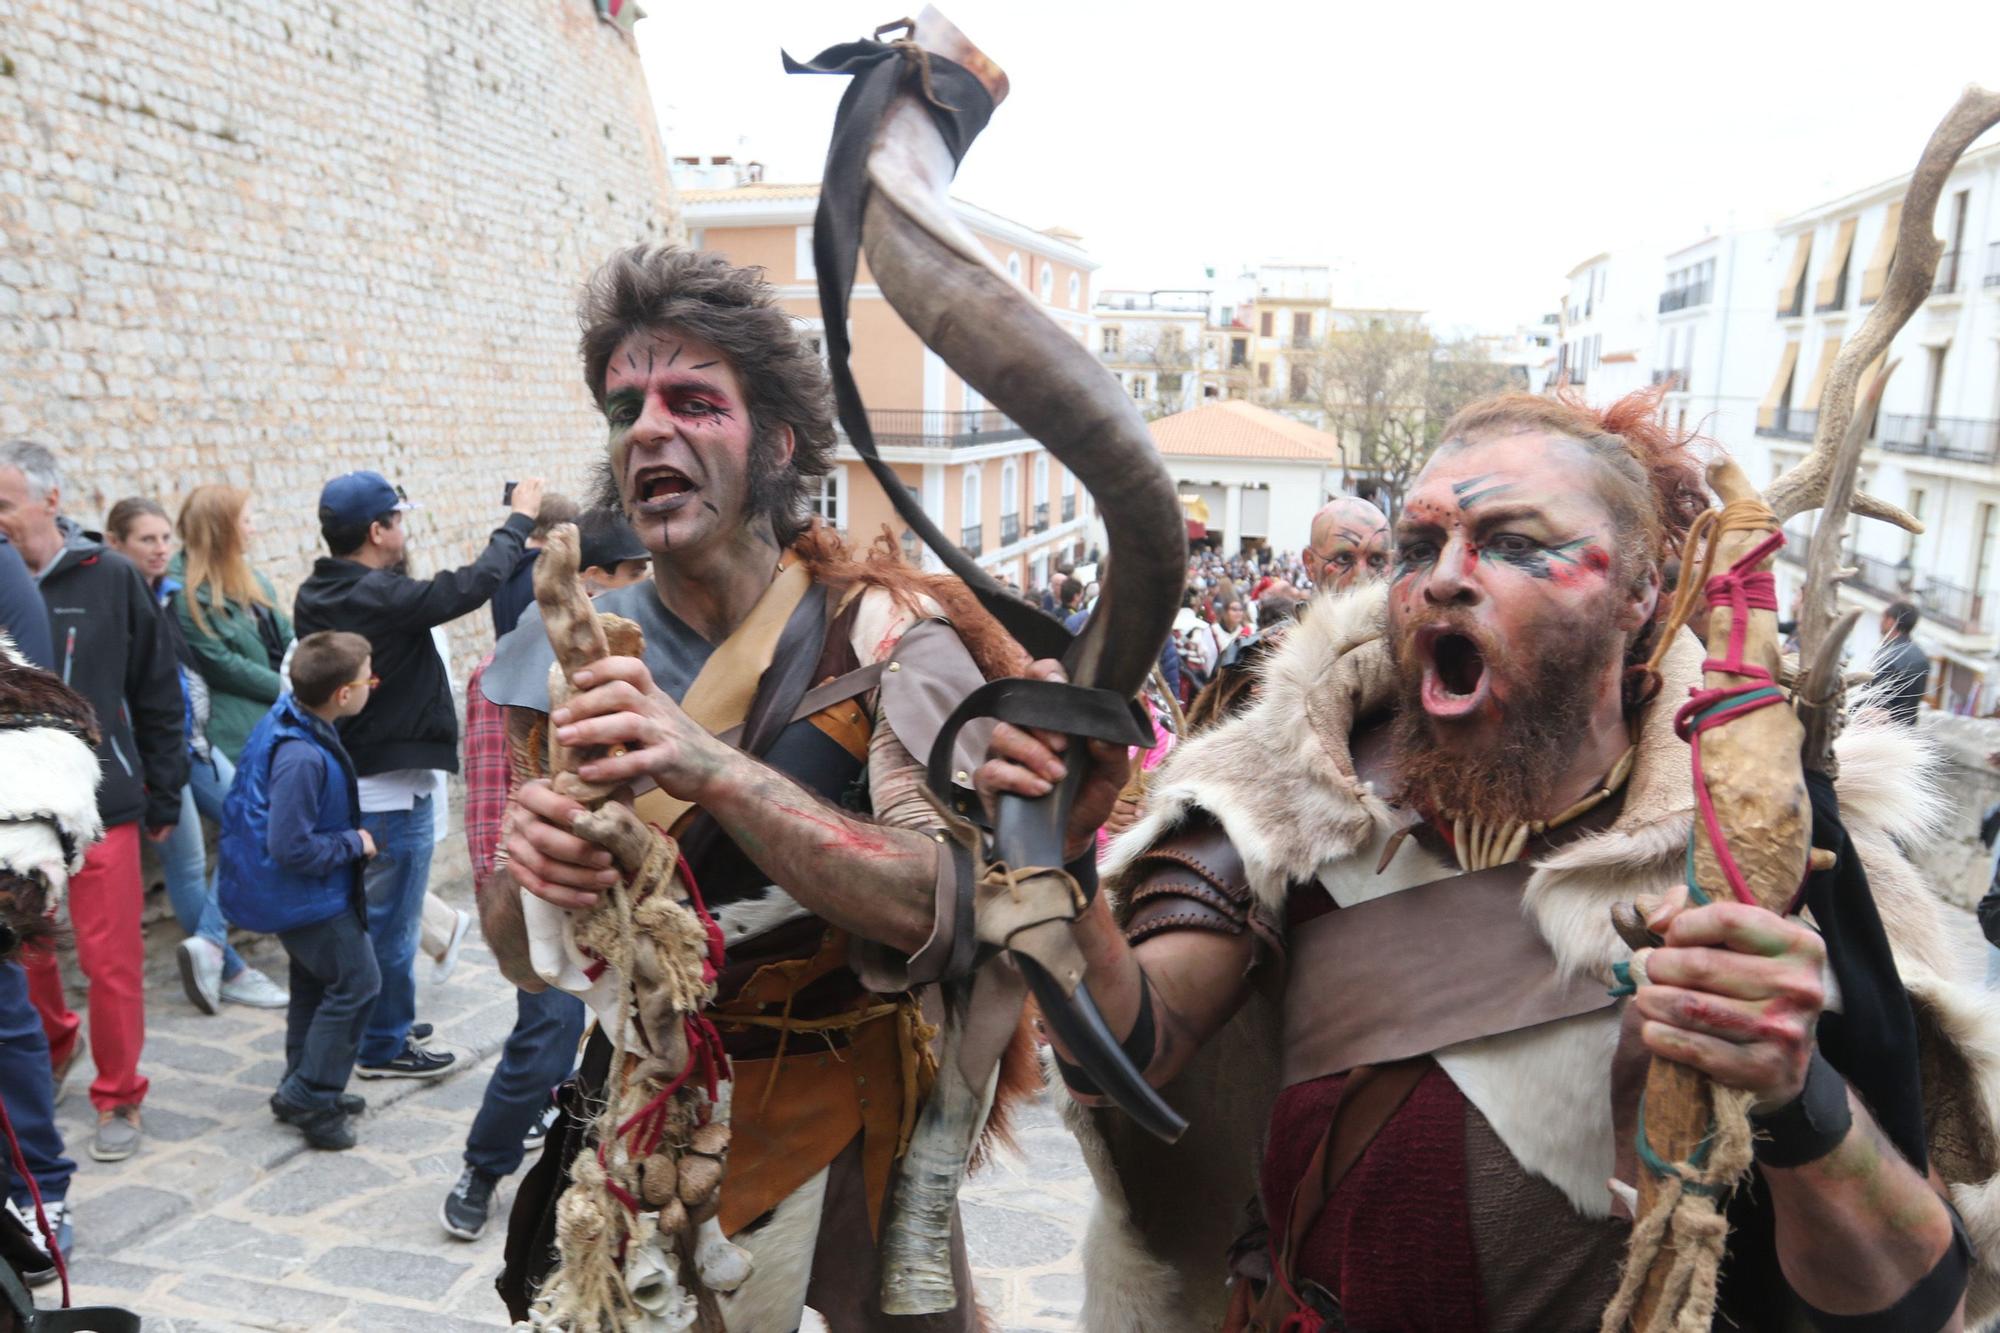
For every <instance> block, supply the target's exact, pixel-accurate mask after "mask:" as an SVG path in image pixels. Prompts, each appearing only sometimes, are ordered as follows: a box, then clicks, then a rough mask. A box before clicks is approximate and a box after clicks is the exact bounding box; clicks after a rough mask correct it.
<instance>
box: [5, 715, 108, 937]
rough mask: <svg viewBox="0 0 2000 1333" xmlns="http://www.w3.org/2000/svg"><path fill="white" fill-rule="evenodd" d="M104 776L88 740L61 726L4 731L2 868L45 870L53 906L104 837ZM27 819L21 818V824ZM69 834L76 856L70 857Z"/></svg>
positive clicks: (24, 871) (25, 872)
mask: <svg viewBox="0 0 2000 1333" xmlns="http://www.w3.org/2000/svg"><path fill="white" fill-rule="evenodd" d="M100 777H102V773H101V772H100V770H99V769H98V766H97V756H96V755H95V754H93V753H91V749H90V747H89V746H88V745H86V744H84V743H83V742H82V741H81V740H79V739H78V738H77V737H75V736H73V735H71V734H70V733H69V732H67V731H63V730H61V729H59V728H56V727H23V728H21V729H20V730H17V731H4V732H0V816H4V817H5V819H6V820H7V821H8V822H5V823H0V865H5V866H7V867H8V868H10V869H12V870H14V871H15V872H17V873H19V874H23V875H30V874H36V875H40V876H41V877H42V879H43V880H44V882H46V883H47V884H48V886H49V910H50V911H51V912H53V911H54V910H55V908H56V905H57V904H58V903H60V902H61V901H62V896H63V891H64V889H65V888H66V887H67V886H68V884H69V877H70V876H71V875H73V874H75V873H76V872H77V871H79V870H81V869H82V868H83V855H84V853H85V852H86V851H88V850H89V849H90V847H91V844H93V843H95V842H96V841H97V840H98V839H99V838H101V837H103V836H104V822H103V820H102V819H100V818H99V817H98V813H97V783H98V780H99V778H100ZM15 821H21V822H15ZM58 828H60V830H61V832H62V833H63V834H67V835H68V837H69V839H70V842H71V844H72V845H73V846H74V847H75V849H76V850H75V855H74V856H73V857H70V858H68V859H65V857H64V855H63V846H62V838H61V837H60V836H59V835H58V833H57V830H58Z"/></svg>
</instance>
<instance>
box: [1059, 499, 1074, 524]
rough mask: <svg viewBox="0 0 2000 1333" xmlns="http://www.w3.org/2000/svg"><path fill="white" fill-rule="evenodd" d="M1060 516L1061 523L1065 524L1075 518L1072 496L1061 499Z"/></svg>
mask: <svg viewBox="0 0 2000 1333" xmlns="http://www.w3.org/2000/svg"><path fill="white" fill-rule="evenodd" d="M1062 515H1063V516H1062V521H1063V522H1065V523H1067V522H1069V521H1070V520H1071V519H1073V518H1075V517H1076V497H1075V496H1074V495H1065V496H1064V497H1063V507H1062Z"/></svg>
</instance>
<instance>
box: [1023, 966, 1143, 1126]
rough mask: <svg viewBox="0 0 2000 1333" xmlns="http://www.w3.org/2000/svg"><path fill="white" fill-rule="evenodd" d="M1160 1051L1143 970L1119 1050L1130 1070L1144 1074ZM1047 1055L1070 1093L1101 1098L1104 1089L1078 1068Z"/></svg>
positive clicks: (1056, 1056) (1050, 1052)
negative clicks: (1136, 1000)
mask: <svg viewBox="0 0 2000 1333" xmlns="http://www.w3.org/2000/svg"><path fill="white" fill-rule="evenodd" d="M1159 1048H1160V1031H1159V1027H1158V1025H1157V1024H1156V1023H1155V1021H1154V1019H1153V984H1152V983H1151V982H1150V981H1148V980H1147V979H1146V969H1144V968H1140V969H1139V1012H1138V1014H1137V1016H1135V1017H1134V1018H1133V1019H1132V1030H1131V1031H1130V1032H1129V1033H1127V1034H1126V1035H1125V1040H1123V1041H1121V1042H1119V1043H1118V1049H1119V1050H1121V1051H1123V1052H1125V1058H1126V1059H1128V1060H1130V1061H1131V1062H1132V1067H1133V1068H1135V1069H1137V1070H1139V1071H1140V1072H1141V1073H1144V1072H1145V1070H1146V1066H1147V1065H1150V1064H1152V1063H1153V1055H1154V1053H1155V1052H1157V1051H1158V1050H1159ZM1049 1054H1050V1055H1051V1056H1052V1057H1053V1058H1054V1060H1055V1062H1056V1072H1057V1073H1058V1074H1060V1075H1062V1081H1063V1083H1064V1084H1065V1085H1066V1086H1067V1087H1068V1088H1069V1090H1070V1091H1071V1092H1075V1093H1080V1094H1082V1095H1083V1096H1085V1097H1102V1096H1103V1095H1104V1091H1103V1089H1101V1088H1099V1087H1098V1086H1097V1080H1096V1079H1094V1078H1092V1077H1091V1076H1090V1075H1089V1073H1088V1072H1086V1071H1085V1070H1084V1069H1083V1068H1082V1067H1081V1066H1079V1065H1073V1064H1071V1063H1070V1062H1069V1061H1067V1060H1065V1059H1063V1058H1062V1056H1060V1055H1057V1054H1056V1053H1055V1051H1054V1050H1053V1049H1051V1050H1050V1051H1049Z"/></svg>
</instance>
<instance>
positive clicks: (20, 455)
mask: <svg viewBox="0 0 2000 1333" xmlns="http://www.w3.org/2000/svg"><path fill="white" fill-rule="evenodd" d="M0 467H11V468H14V469H16V470H17V471H19V472H20V474H21V476H22V477H24V478H25V479H26V480H27V483H28V489H29V490H31V491H33V492H34V493H35V498H36V499H37V500H46V499H47V498H48V495H49V492H50V491H59V490H61V489H62V484H63V474H62V464H61V463H60V462H58V461H57V460H56V452H55V450H53V449H51V448H49V447H48V446H47V445H46V444H41V443H38V442H37V441H34V440H8V441H7V442H6V443H5V444H0Z"/></svg>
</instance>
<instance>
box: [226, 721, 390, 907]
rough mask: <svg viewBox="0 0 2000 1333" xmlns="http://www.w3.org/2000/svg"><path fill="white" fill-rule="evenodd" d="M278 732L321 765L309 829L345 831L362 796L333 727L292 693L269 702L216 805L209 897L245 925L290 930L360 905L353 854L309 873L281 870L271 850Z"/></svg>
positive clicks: (357, 865)
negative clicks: (218, 825) (217, 838)
mask: <svg viewBox="0 0 2000 1333" xmlns="http://www.w3.org/2000/svg"><path fill="white" fill-rule="evenodd" d="M285 740H297V741H303V742H305V743H307V744H309V745H311V746H312V747H313V749H314V750H315V751H316V752H317V753H318V754H319V757H320V762H321V763H323V764H324V765H326V781H325V783H324V784H322V786H321V787H320V797H319V810H318V811H317V813H316V814H315V816H314V819H313V831H314V832H315V833H334V832H345V831H348V830H350V829H353V828H355V827H357V826H358V817H357V815H356V811H358V810H359V809H360V806H361V802H360V797H359V793H358V788H357V784H356V782H355V776H354V762H353V761H352V760H351V759H349V758H348V756H347V751H346V750H345V749H343V748H342V747H341V744H340V741H339V739H338V737H337V736H336V735H335V733H334V731H333V728H331V727H329V726H327V725H326V723H324V722H322V721H320V720H319V719H318V718H316V717H314V716H313V715H312V714H310V713H308V712H306V711H305V709H304V708H302V707H301V706H300V705H299V703H298V701H297V699H296V698H294V696H292V695H290V694H287V695H285V696H284V697H283V698H281V699H279V700H278V702H276V703H275V704H272V705H271V711H270V712H268V713H266V714H264V718H263V720H262V721H260V722H259V723H258V724H257V725H256V727H255V728H254V729H252V731H251V732H250V739H249V740H247V741H245V742H244V744H243V756H242V758H240V759H238V760H237V761H236V780H235V781H234V782H233V783H231V784H230V787H229V798H228V800H226V801H225V802H223V806H222V840H221V843H220V845H219V847H218V849H217V853H218V855H217V860H218V864H217V867H216V897H217V899H218V901H219V904H220V906H221V908H222V914H223V915H224V916H225V917H227V918H229V920H230V921H231V922H233V923H235V924H236V925H239V926H242V927H243V928H244V929H246V930H261V931H268V932H276V931H280V930H294V929H297V928H298V927H300V926H310V925H313V924H315V923H317V922H320V921H328V920H331V919H332V918H334V917H336V916H339V915H340V914H341V913H342V912H348V911H361V912H363V913H364V914H365V911H366V909H365V907H364V906H363V903H364V899H363V898H362V892H361V865H362V863H361V862H360V861H351V862H348V863H347V864H346V865H343V866H341V867H340V868H339V869H337V870H335V871H333V872H332V873H331V874H328V875H325V876H320V877H314V876H310V875H301V874H299V873H297V872H296V871H292V870H287V869H286V868H285V867H284V866H281V865H279V864H278V863H277V861H276V860H274V859H273V858H272V856H271V852H270V845H269V844H270V830H271V793H270V778H271V756H272V754H273V752H275V751H276V750H277V748H278V743H279V742H280V741H285Z"/></svg>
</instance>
